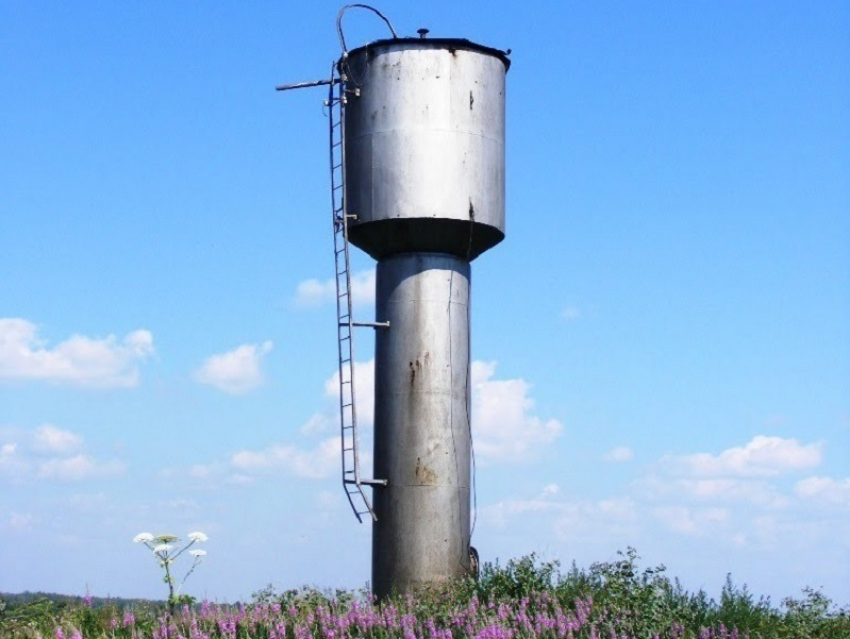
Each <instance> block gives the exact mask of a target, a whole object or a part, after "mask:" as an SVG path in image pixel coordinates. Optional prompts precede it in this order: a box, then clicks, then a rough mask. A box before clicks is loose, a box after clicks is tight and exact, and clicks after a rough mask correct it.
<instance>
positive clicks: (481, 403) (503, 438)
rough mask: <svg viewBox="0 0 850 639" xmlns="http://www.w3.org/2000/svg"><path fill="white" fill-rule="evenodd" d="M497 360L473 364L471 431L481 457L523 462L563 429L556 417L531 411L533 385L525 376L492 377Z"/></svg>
mask: <svg viewBox="0 0 850 639" xmlns="http://www.w3.org/2000/svg"><path fill="white" fill-rule="evenodd" d="M495 374H496V363H495V362H479V361H475V362H473V363H472V371H471V378H472V430H473V433H474V434H475V452H476V455H478V456H479V459H482V460H494V461H523V460H528V459H531V458H533V457H534V456H535V454H537V453H538V452H539V451H540V450H541V449H542V448H543V447H545V446H546V445H548V444H551V443H552V442H554V441H555V440H556V439H557V438H558V437H559V436H560V435H561V433H562V431H563V430H564V427H563V425H562V424H561V423H560V422H559V421H558V420H556V419H549V420H543V419H541V418H539V417H537V416H536V415H534V414H533V413H532V410H533V408H534V400H532V399H531V397H530V391H531V385H530V384H529V383H528V382H526V381H525V380H524V379H521V378H516V379H503V380H500V379H493V377H494V376H495Z"/></svg>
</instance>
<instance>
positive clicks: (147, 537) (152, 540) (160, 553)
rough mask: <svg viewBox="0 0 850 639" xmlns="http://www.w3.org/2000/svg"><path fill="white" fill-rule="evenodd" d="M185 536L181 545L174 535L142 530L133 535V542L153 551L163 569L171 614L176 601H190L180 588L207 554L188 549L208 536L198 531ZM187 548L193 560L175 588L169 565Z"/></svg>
mask: <svg viewBox="0 0 850 639" xmlns="http://www.w3.org/2000/svg"><path fill="white" fill-rule="evenodd" d="M187 538H188V541H187V542H186V543H184V544H182V546H181V545H180V538H179V537H177V536H176V535H156V536H154V535H152V534H151V533H147V532H143V533H139V534H138V535H136V536H135V537H133V543H137V544H138V543H141V544H144V545H145V546H147V547H148V548H149V549H150V550H151V552H152V553H153V555H154V557H155V558H156V560H157V562H158V563H159V565H160V566H161V567H162V568H163V569H164V570H165V577H164V578H163V581H164V582H165V583H167V584H168V611H169V613H170V614H171V615H172V616H173V615H174V609H175V607H176V606H177V604H178V603H181V602H185V601H191V598H188V599H187V598H186V597H181V596H180V590H181V589H182V588H183V584H184V583H186V579H187V578H188V577H189V575H191V574H192V573H193V572H194V571H195V568H197V567H198V565H199V564H200V563H201V562H202V561H203V558H204V557H205V556H206V554H207V551H206V550H197V549H196V550H189V548H190V547H191V546H193V545H194V544H196V543H199V542H204V541H207V540H208V539H209V537H207V536H206V535H205V534H204V533H202V532H200V531H195V532H191V533H189V534H188V535H187ZM187 550H189V553H188V554H189V555H191V556H192V558H193V559H194V561H193V562H192V565H191V566H190V567H189V570H188V571H187V572H186V574H185V575H184V576H183V579H182V581H181V582H180V585H179V586H178V587H177V589H176V590H175V588H174V576H173V575H172V574H171V566H172V564H173V563H174V561H175V560H176V559H177V558H178V557H179V556H180V555H182V554H183V553H184V552H186V551H187Z"/></svg>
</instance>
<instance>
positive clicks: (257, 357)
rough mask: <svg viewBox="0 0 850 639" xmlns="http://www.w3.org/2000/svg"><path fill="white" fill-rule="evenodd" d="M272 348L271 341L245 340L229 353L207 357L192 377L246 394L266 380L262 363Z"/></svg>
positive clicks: (225, 389) (219, 387) (203, 382)
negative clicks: (255, 342) (257, 342)
mask: <svg viewBox="0 0 850 639" xmlns="http://www.w3.org/2000/svg"><path fill="white" fill-rule="evenodd" d="M271 350H272V343H271V342H269V341H266V342H263V343H262V344H243V345H242V346H238V347H236V348H235V349H233V350H232V351H228V352H227V353H221V354H219V355H212V356H211V357H209V358H207V359H206V361H204V363H203V364H201V366H200V368H198V369H197V370H196V371H195V372H194V373H193V375H192V378H193V379H194V380H195V381H196V382H198V383H200V384H209V385H210V386H213V387H215V388H217V389H219V390H220V391H223V392H225V393H228V394H230V395H243V394H245V393H247V392H249V391H251V390H253V389H254V388H256V387H257V386H260V385H261V384H262V383H263V382H264V381H265V380H264V378H263V373H262V371H261V370H260V363H261V362H262V359H263V357H264V356H265V355H267V354H268V353H269V352H270V351H271Z"/></svg>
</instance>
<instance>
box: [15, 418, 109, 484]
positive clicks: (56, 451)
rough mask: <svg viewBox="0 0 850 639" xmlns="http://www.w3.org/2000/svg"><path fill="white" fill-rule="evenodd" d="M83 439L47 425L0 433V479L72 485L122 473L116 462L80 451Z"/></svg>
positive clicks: (16, 481)
mask: <svg viewBox="0 0 850 639" xmlns="http://www.w3.org/2000/svg"><path fill="white" fill-rule="evenodd" d="M83 448H84V446H83V438H82V437H81V436H80V435H78V434H76V433H73V432H71V431H68V430H63V429H60V428H57V427H56V426H53V425H51V424H44V425H42V426H39V427H38V428H35V429H33V430H25V429H20V428H8V427H6V428H2V429H0V479H2V478H5V479H6V480H8V481H11V482H13V483H21V482H25V481H29V480H34V479H35V480H39V479H40V480H54V481H61V482H73V481H81V480H86V479H98V478H105V477H114V476H116V475H119V474H121V473H123V472H124V470H125V465H124V463H122V462H121V461H119V460H115V459H112V460H99V459H97V458H95V457H94V456H92V455H91V454H88V453H86V452H85V451H84V450H83Z"/></svg>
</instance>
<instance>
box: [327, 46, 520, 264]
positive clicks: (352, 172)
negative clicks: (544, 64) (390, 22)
mask: <svg viewBox="0 0 850 639" xmlns="http://www.w3.org/2000/svg"><path fill="white" fill-rule="evenodd" d="M508 66H509V61H508V59H507V57H506V56H505V54H504V53H502V52H501V51H497V50H495V49H490V48H487V47H482V46H480V45H477V44H475V43H472V42H469V41H468V40H461V39H394V40H379V41H377V42H373V43H371V44H369V45H367V46H365V47H361V48H358V49H353V50H352V51H350V52H349V53H348V55H347V56H346V57H344V58H343V59H342V60H341V61H340V67H341V71H342V72H343V73H344V75H345V76H346V77H347V88H349V90H353V91H354V94H352V93H349V96H350V98H349V100H348V104H347V105H346V110H345V168H346V174H345V186H346V188H345V197H346V210H347V212H348V214H349V215H354V216H356V217H355V218H352V220H351V222H350V227H349V238H350V240H351V242H352V243H353V244H354V245H355V246H358V247H360V248H362V249H363V250H364V251H366V252H367V253H369V254H370V255H371V256H372V257H375V258H380V257H382V256H384V255H391V254H394V253H400V252H412V251H436V252H445V253H451V254H453V255H457V256H459V257H464V258H466V259H473V258H475V257H476V256H477V255H479V254H480V253H482V252H484V251H486V250H487V249H489V248H491V247H492V246H494V245H496V244H497V243H498V242H500V241H501V240H502V238H503V237H504V231H505V73H506V71H507V69H508Z"/></svg>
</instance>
